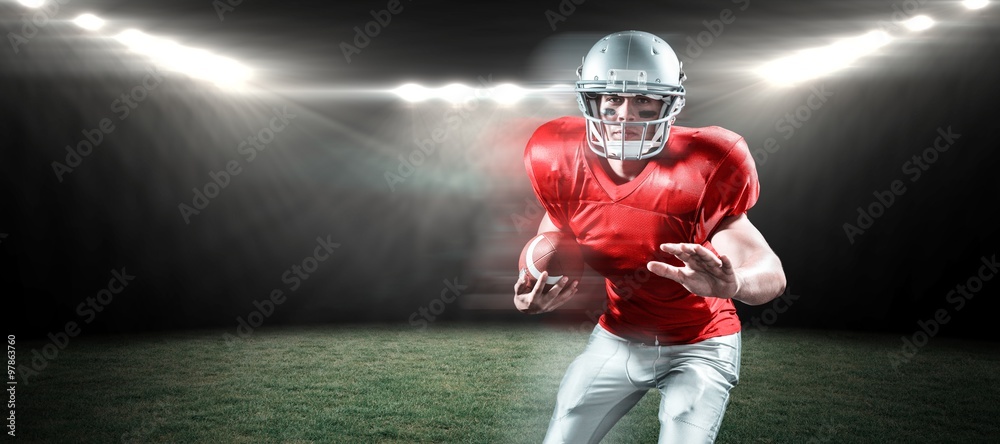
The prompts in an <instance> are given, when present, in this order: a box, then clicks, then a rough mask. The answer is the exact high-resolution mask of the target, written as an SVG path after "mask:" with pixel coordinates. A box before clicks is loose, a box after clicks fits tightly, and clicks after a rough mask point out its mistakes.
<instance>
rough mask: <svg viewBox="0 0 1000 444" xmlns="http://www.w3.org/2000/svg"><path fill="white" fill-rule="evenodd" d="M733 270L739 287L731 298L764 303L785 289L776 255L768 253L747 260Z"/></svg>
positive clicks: (782, 270)
mask: <svg viewBox="0 0 1000 444" xmlns="http://www.w3.org/2000/svg"><path fill="white" fill-rule="evenodd" d="M734 271H735V272H736V279H737V281H738V282H739V289H738V290H737V291H736V294H735V295H733V299H736V300H738V301H740V302H743V303H744V304H748V305H761V304H766V303H768V302H770V301H771V300H772V299H774V298H776V297H778V296H780V295H781V293H783V292H784V291H785V284H786V282H785V271H784V269H782V267H781V261H780V260H779V259H778V257H777V256H774V255H768V256H766V257H762V258H759V259H758V260H754V261H748V263H747V264H745V265H744V266H740V267H736V268H735V270H734Z"/></svg>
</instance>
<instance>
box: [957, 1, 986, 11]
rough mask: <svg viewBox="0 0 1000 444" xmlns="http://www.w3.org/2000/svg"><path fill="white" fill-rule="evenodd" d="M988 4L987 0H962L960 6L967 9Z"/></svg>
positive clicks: (978, 7)
mask: <svg viewBox="0 0 1000 444" xmlns="http://www.w3.org/2000/svg"><path fill="white" fill-rule="evenodd" d="M988 4H990V2H989V0H963V1H962V6H965V7H966V8H968V9H982V8H985V7H986V5H988Z"/></svg>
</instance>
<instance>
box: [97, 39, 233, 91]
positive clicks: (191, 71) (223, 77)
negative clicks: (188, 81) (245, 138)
mask: <svg viewBox="0 0 1000 444" xmlns="http://www.w3.org/2000/svg"><path fill="white" fill-rule="evenodd" d="M115 39H116V40H118V41H119V42H121V43H122V44H123V45H125V46H126V47H128V48H129V49H130V50H132V51H133V52H136V53H139V54H143V55H145V56H147V57H150V58H152V59H153V60H155V61H156V62H157V63H159V64H161V65H163V66H164V67H166V68H167V69H171V70H174V71H179V72H182V73H185V74H187V75H190V76H192V77H196V78H200V79H204V80H208V81H210V82H213V83H215V84H217V85H219V86H224V87H240V86H242V84H243V82H245V81H246V80H248V79H249V78H250V76H251V74H252V72H251V70H250V68H248V67H246V66H244V65H242V64H240V63H239V62H237V61H235V60H233V59H230V58H227V57H222V56H218V55H215V54H212V53H210V52H208V51H205V50H203V49H196V48H190V47H187V46H183V45H180V44H178V43H176V42H174V41H171V40H167V39H164V38H160V37H155V36H151V35H149V34H146V33H144V32H142V31H137V30H135V29H129V30H125V31H122V32H121V33H119V34H118V35H116V36H115Z"/></svg>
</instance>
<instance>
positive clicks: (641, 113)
mask: <svg viewBox="0 0 1000 444" xmlns="http://www.w3.org/2000/svg"><path fill="white" fill-rule="evenodd" d="M662 108H663V101H661V100H655V99H651V98H649V97H646V96H634V97H622V96H618V95H613V94H607V95H602V96H601V103H600V112H601V119H602V120H611V121H615V122H644V121H649V120H656V119H658V118H659V117H660V110H661V109H662ZM604 127H605V128H604V129H605V131H607V132H608V137H609V138H610V139H611V140H622V127H621V126H617V125H605V126H604ZM653 133H654V131H653V128H652V127H651V128H649V129H647V130H646V139H647V140H650V139H652V138H653ZM641 137H642V128H641V127H639V126H626V128H625V140H639V139H640V138H641Z"/></svg>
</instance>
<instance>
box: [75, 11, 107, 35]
mask: <svg viewBox="0 0 1000 444" xmlns="http://www.w3.org/2000/svg"><path fill="white" fill-rule="evenodd" d="M73 23H74V24H76V26H79V27H81V28H83V29H86V30H88V31H96V30H98V29H101V27H103V26H104V19H102V18H100V17H98V16H96V15H94V14H80V15H79V16H77V18H75V19H73Z"/></svg>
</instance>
